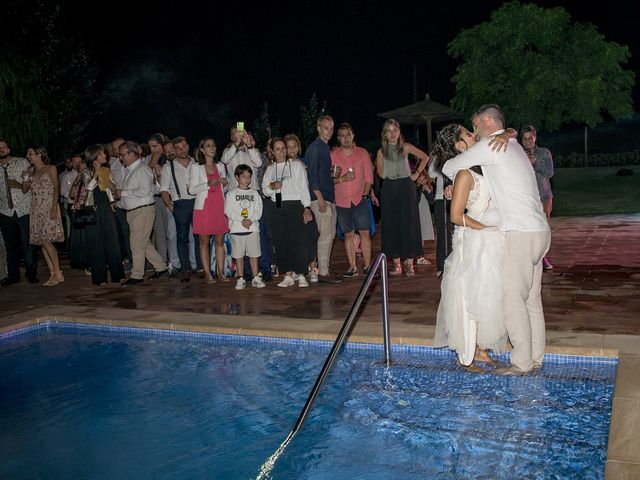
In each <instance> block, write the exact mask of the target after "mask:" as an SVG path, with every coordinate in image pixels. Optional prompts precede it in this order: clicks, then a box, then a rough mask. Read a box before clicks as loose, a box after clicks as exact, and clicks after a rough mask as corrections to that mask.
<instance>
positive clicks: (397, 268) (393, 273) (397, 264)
mask: <svg viewBox="0 0 640 480" xmlns="http://www.w3.org/2000/svg"><path fill="white" fill-rule="evenodd" d="M393 264H394V265H395V267H394V269H393V270H391V271H389V275H391V276H392V277H399V276H400V275H402V265H401V264H400V260H397V261H396V260H394V261H393Z"/></svg>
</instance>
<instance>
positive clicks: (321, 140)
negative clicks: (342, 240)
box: [305, 115, 342, 283]
mask: <svg viewBox="0 0 640 480" xmlns="http://www.w3.org/2000/svg"><path fill="white" fill-rule="evenodd" d="M316 128H317V129H318V138H316V139H315V140H314V141H313V142H311V144H309V146H308V147H307V151H306V152H305V161H306V164H307V177H308V179H309V191H310V194H311V211H312V212H313V216H314V217H315V219H316V223H317V224H318V233H319V234H320V235H319V237H318V273H319V275H318V279H319V281H323V282H328V283H340V282H341V281H342V279H339V278H336V277H335V276H333V275H331V274H330V272H329V263H330V260H331V248H332V247H333V239H334V237H335V236H336V219H337V213H336V205H335V189H334V186H333V177H332V176H331V151H330V149H329V144H328V143H329V140H331V137H332V136H333V118H331V117H330V116H329V115H321V116H319V117H318V120H317V122H316Z"/></svg>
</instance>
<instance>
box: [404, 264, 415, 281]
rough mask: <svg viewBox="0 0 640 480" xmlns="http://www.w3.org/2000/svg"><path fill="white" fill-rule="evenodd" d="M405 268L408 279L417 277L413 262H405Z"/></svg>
mask: <svg viewBox="0 0 640 480" xmlns="http://www.w3.org/2000/svg"><path fill="white" fill-rule="evenodd" d="M404 268H405V272H406V275H407V277H409V278H411V277H415V275H416V272H415V270H414V269H413V260H405V261H404Z"/></svg>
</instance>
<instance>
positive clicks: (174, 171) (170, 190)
mask: <svg viewBox="0 0 640 480" xmlns="http://www.w3.org/2000/svg"><path fill="white" fill-rule="evenodd" d="M172 142H173V147H174V149H175V152H176V158H175V160H169V161H167V162H166V163H165V164H164V166H163V167H162V173H161V174H160V194H161V195H162V200H163V201H164V204H165V205H166V206H167V208H168V209H169V211H171V213H172V214H173V218H174V219H175V222H176V237H177V238H176V243H177V249H178V257H179V258H180V281H181V282H188V281H189V280H191V270H190V268H189V267H190V262H189V229H190V228H191V222H192V220H193V206H194V204H195V196H193V195H191V194H189V192H188V191H187V171H188V170H189V167H190V166H191V165H192V164H193V163H194V160H193V158H191V157H190V156H189V144H188V143H187V139H186V138H185V137H176V138H174V139H173V140H172ZM167 240H168V241H171V239H170V238H168V239H167ZM197 250H198V249H196V263H197V264H199V263H200V261H199V256H198V253H197Z"/></svg>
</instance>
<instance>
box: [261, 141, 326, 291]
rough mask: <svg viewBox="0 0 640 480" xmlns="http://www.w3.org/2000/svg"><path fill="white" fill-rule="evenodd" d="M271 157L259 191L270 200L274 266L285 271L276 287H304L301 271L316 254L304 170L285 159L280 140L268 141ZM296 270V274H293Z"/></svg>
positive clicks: (313, 222)
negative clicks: (276, 265) (274, 256)
mask: <svg viewBox="0 0 640 480" xmlns="http://www.w3.org/2000/svg"><path fill="white" fill-rule="evenodd" d="M270 147H271V148H270V150H271V152H272V155H273V158H272V162H271V164H270V165H269V166H268V167H267V170H266V172H265V174H264V177H263V179H262V192H263V193H264V195H265V197H267V198H269V199H270V200H271V201H269V202H265V208H268V209H269V222H270V224H271V237H272V240H273V247H274V249H275V251H276V257H277V264H278V270H280V271H281V272H287V273H286V275H285V277H284V279H283V280H282V281H281V282H280V283H279V284H278V286H279V287H290V286H292V285H294V284H295V279H297V280H298V286H299V287H308V286H309V283H308V282H307V279H306V278H305V276H304V274H305V273H306V272H307V269H308V266H309V262H311V260H313V258H314V257H315V255H316V251H315V250H316V242H317V235H318V229H317V227H316V223H315V220H314V219H313V214H312V213H311V209H310V208H309V205H311V198H310V197H309V183H308V181H307V171H306V169H305V167H304V164H303V163H302V162H301V161H300V160H287V147H286V145H285V143H284V140H282V139H281V138H274V139H273V140H271V143H270ZM296 274H297V275H296Z"/></svg>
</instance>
